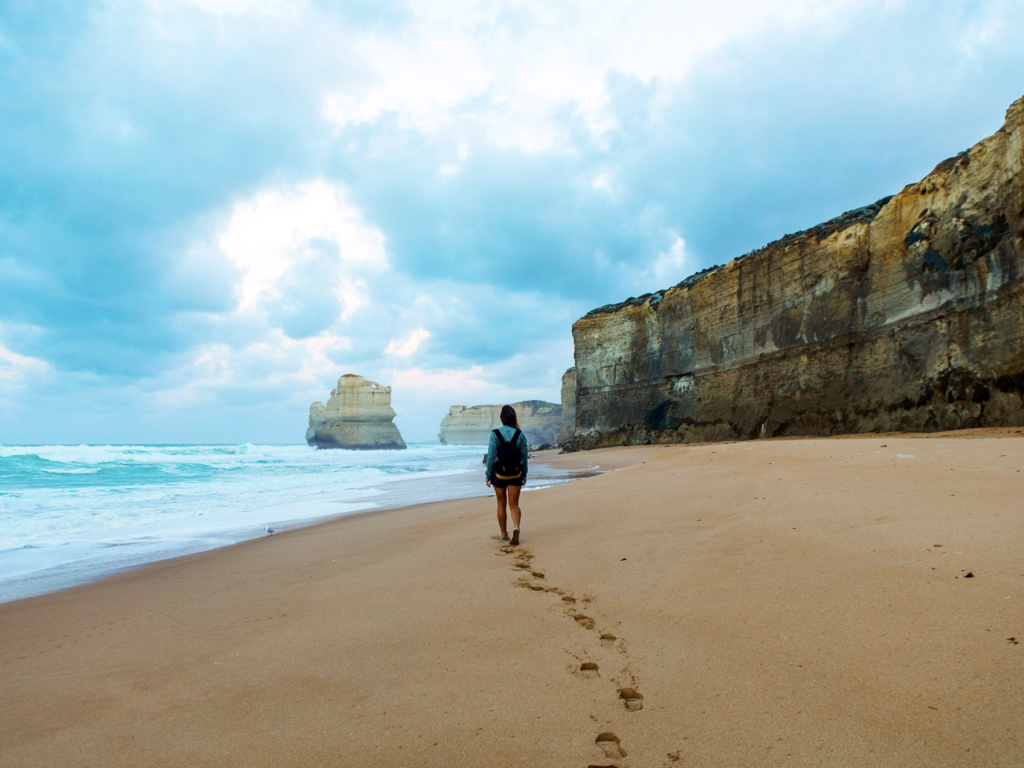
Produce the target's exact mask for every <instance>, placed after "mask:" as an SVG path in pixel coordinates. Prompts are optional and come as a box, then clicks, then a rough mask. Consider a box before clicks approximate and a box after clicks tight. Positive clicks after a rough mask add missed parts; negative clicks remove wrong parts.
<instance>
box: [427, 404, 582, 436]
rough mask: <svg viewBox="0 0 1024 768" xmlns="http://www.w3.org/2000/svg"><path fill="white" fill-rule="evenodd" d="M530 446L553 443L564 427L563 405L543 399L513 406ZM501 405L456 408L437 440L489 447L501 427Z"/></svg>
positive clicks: (452, 410)
mask: <svg viewBox="0 0 1024 768" xmlns="http://www.w3.org/2000/svg"><path fill="white" fill-rule="evenodd" d="M512 407H513V408H515V409H516V416H517V417H518V420H519V426H520V427H521V428H522V430H523V432H524V433H525V434H526V439H527V440H528V441H529V442H530V445H543V444H544V443H553V442H555V438H557V437H558V430H559V428H560V427H561V426H562V406H561V405H559V404H558V403H546V402H544V401H543V400H524V401H523V402H521V403H512ZM500 416H501V406H500V405H474V406H473V407H471V408H467V407H466V406H464V405H453V406H452V407H451V409H450V410H449V411H448V415H447V416H445V417H444V419H443V420H442V421H441V431H440V432H439V433H438V435H437V439H438V440H440V441H441V443H442V444H443V445H487V441H488V439H490V436H491V430H492V429H496V428H497V427H500V426H501V418H500Z"/></svg>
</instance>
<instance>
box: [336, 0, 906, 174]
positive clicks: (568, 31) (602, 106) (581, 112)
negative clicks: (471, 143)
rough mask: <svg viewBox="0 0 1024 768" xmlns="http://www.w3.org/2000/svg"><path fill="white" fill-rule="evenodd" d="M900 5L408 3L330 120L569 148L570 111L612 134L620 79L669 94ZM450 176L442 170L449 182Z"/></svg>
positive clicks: (878, 1)
mask: <svg viewBox="0 0 1024 768" xmlns="http://www.w3.org/2000/svg"><path fill="white" fill-rule="evenodd" d="M892 5H894V0H869V1H868V2H864V0H785V1H783V0H774V2H755V1H754V0H722V1H721V2H716V3H664V2H656V1H653V0H652V1H649V2H636V3H630V4H628V5H624V4H622V3H617V2H604V3H598V2H583V0H578V1H576V2H557V3H551V2H549V1H548V0H522V1H521V2H517V3H515V4H514V5H510V4H509V3H506V2H502V1H501V0H461V1H460V2H446V3H443V4H442V3H436V2H430V1H428V0H420V1H419V2H412V3H411V4H410V6H409V8H410V10H411V12H412V18H411V20H409V21H408V22H407V23H405V24H404V25H403V26H402V27H401V28H400V29H399V30H397V31H395V30H384V31H381V30H376V29H375V30H374V31H371V32H366V33H361V34H356V35H354V36H353V39H352V47H353V50H354V51H356V54H357V58H358V59H359V60H361V61H362V62H363V64H364V65H365V66H366V67H367V68H368V69H369V70H370V71H371V72H372V73H373V76H372V78H371V79H370V80H369V81H367V82H365V83H364V84H363V85H361V86H359V87H351V86H347V87H338V88H332V89H329V91H328V92H327V94H326V95H325V98H324V102H323V111H324V115H325V116H326V117H327V118H328V119H329V120H331V121H332V122H334V123H335V124H337V125H338V126H339V127H344V126H347V125H350V124H353V123H365V122H372V121H374V120H377V119H378V118H380V117H381V116H382V115H385V114H391V115H395V116H396V117H397V118H398V120H399V123H400V124H402V125H405V126H407V127H415V128H417V129H419V130H420V131H423V132H425V133H432V132H436V131H439V130H441V129H442V128H459V127H461V128H463V129H464V128H465V127H467V126H469V125H474V126H476V128H477V129H478V133H481V134H482V135H483V136H484V137H485V138H486V139H487V140H488V141H490V142H492V143H494V144H497V145H500V146H516V147H519V148H521V149H524V150H527V151H538V150H543V149H550V148H552V147H558V148H562V149H566V148H570V146H571V143H572V139H571V133H570V130H571V129H570V127H569V125H568V124H567V121H566V119H565V118H566V113H567V111H569V112H573V113H575V114H577V115H578V116H579V117H580V118H582V120H583V121H584V123H585V124H586V125H587V126H588V127H589V130H590V132H591V134H592V135H593V136H594V137H596V138H600V136H601V135H602V134H603V133H604V132H605V131H606V130H608V129H609V128H611V127H614V125H615V119H614V115H612V114H611V113H610V112H609V110H608V104H609V101H610V96H611V95H610V92H609V89H608V82H607V79H608V76H609V74H611V73H620V74H623V75H627V76H632V77H636V78H638V79H640V80H641V81H643V82H644V83H651V82H653V81H658V82H659V83H660V84H661V85H672V84H674V83H679V82H682V81H683V80H684V79H685V78H686V76H687V75H688V73H689V72H690V71H691V69H692V67H693V66H694V65H695V64H696V63H697V62H698V61H699V60H701V59H702V58H703V57H705V56H707V55H708V54H709V53H711V52H713V51H715V50H716V49H719V48H721V47H723V46H725V45H728V44H732V43H736V42H741V41H744V40H748V39H750V38H752V37H754V36H756V35H760V34H766V33H768V32H770V31H772V30H780V29H792V28H797V27H812V26H814V25H829V24H834V23H835V20H836V19H837V18H839V17H842V16H844V15H845V14H847V13H849V12H850V11H864V10H866V9H867V8H871V7H876V8H880V9H881V8H885V7H888V6H892ZM453 167H454V165H453V164H450V163H449V164H445V165H443V166H442V168H441V170H442V173H450V172H452V168H453Z"/></svg>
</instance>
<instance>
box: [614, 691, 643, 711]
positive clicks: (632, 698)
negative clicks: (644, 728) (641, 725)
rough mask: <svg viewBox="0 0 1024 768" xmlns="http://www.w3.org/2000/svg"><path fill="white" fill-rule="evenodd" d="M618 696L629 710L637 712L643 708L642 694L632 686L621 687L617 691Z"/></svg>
mask: <svg viewBox="0 0 1024 768" xmlns="http://www.w3.org/2000/svg"><path fill="white" fill-rule="evenodd" d="M619 698H620V699H622V702H623V704H625V705H626V710H627V711H629V712H639V711H640V710H641V709H643V708H644V697H643V694H642V693H640V692H639V691H637V690H636V689H634V688H622V689H621V690H620V691H619Z"/></svg>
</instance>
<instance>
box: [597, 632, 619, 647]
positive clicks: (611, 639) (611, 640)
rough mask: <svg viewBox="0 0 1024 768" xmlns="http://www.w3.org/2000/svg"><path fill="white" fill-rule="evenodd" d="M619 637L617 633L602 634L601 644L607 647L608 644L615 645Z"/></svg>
mask: <svg viewBox="0 0 1024 768" xmlns="http://www.w3.org/2000/svg"><path fill="white" fill-rule="evenodd" d="M617 639H618V638H616V637H615V635H609V634H603V635H601V645H603V646H605V647H606V648H607V647H608V646H611V645H614V644H615V641H616V640H617Z"/></svg>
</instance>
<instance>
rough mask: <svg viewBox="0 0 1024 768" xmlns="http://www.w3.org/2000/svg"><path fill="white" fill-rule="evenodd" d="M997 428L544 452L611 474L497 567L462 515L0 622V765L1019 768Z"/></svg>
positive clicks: (115, 583)
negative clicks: (920, 434)
mask: <svg viewBox="0 0 1024 768" xmlns="http://www.w3.org/2000/svg"><path fill="white" fill-rule="evenodd" d="M1022 438H1024V435H1022V434H1021V431H1020V430H1016V429H1013V430H984V431H974V432H965V433H957V434H941V435H929V436H927V437H908V436H905V435H901V436H895V435H870V436H865V437H859V438H848V439H829V440H824V439H800V440H769V441H755V442H748V443H729V444H717V445H699V446H671V447H662V446H649V447H636V448H620V449H606V450H602V451H592V452H584V453H575V454H569V455H564V456H548V457H546V459H545V460H547V461H549V462H550V463H552V464H554V465H556V466H559V467H562V468H582V467H588V466H592V465H594V464H598V465H600V466H601V467H602V468H604V469H610V468H615V467H619V469H618V470H617V471H613V472H608V473H606V474H602V475H600V476H597V477H591V478H587V479H584V480H579V481H577V482H574V483H570V484H567V485H561V486H556V487H552V488H547V489H543V490H539V491H536V492H532V493H526V494H524V496H523V509H524V523H523V545H522V546H521V547H518V548H515V549H509V550H506V551H503V550H502V549H500V548H499V546H498V542H497V541H496V533H497V525H496V523H495V521H494V508H493V502H492V500H491V499H489V498H475V499H466V500H461V501H454V502H442V503H434V504H425V505H419V506H411V507H405V508H402V509H397V510H391V511H386V512H375V513H367V514H359V515H353V516H350V517H347V518H343V519H340V520H335V521H332V522H329V523H325V524H322V525H317V526H313V527H309V528H304V529H299V530H295V531H291V532H287V533H285V534H282V535H276V536H274V537H272V538H263V539H259V540H254V541H249V542H245V543H242V544H239V545H235V546H231V547H227V548H223V549H218V550H214V551H210V552H204V553H201V554H197V555H191V556H188V557H184V558H179V559H176V560H170V561H164V562H160V563H156V564H154V565H151V566H148V567H145V568H142V569H140V570H137V571H133V572H130V573H125V574H121V575H119V576H116V577H113V578H109V579H106V580H104V581H100V582H97V583H94V584H89V585H85V586H82V587H76V588H73V589H69V590H65V591H62V592H58V593H53V594H49V595H44V596H40V597H35V598H31V599H27V600H22V601H18V602H13V603H8V604H4V605H0V664H2V669H3V696H2V701H3V704H2V711H3V716H2V717H0V765H3V766H172V765H173V766H186V765H187V766H225V765H232V766H233V765H237V766H452V765H460V766H495V767H498V766H570V767H571V766H579V767H580V768H585V767H586V766H607V765H617V766H621V767H622V768H630V767H633V768H640V767H642V766H645V767H650V766H673V765H680V766H686V765H690V766H762V765H792V766H807V765H814V766H939V765H941V766H951V765H957V766H961V765H962V766H1016V765H1024V556H1022V554H1021V553H1022V550H1024V547H1022V545H1024V534H1022V531H1024V526H1022V522H1024V516H1022V503H1024V502H1022V497H1024V494H1022V490H1024V474H1022V469H1024V439H1022ZM584 665H586V667H585V668H584ZM627 689H628V690H627ZM623 691H625V694H623ZM623 696H625V698H623ZM641 696H642V698H639V697H641Z"/></svg>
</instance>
